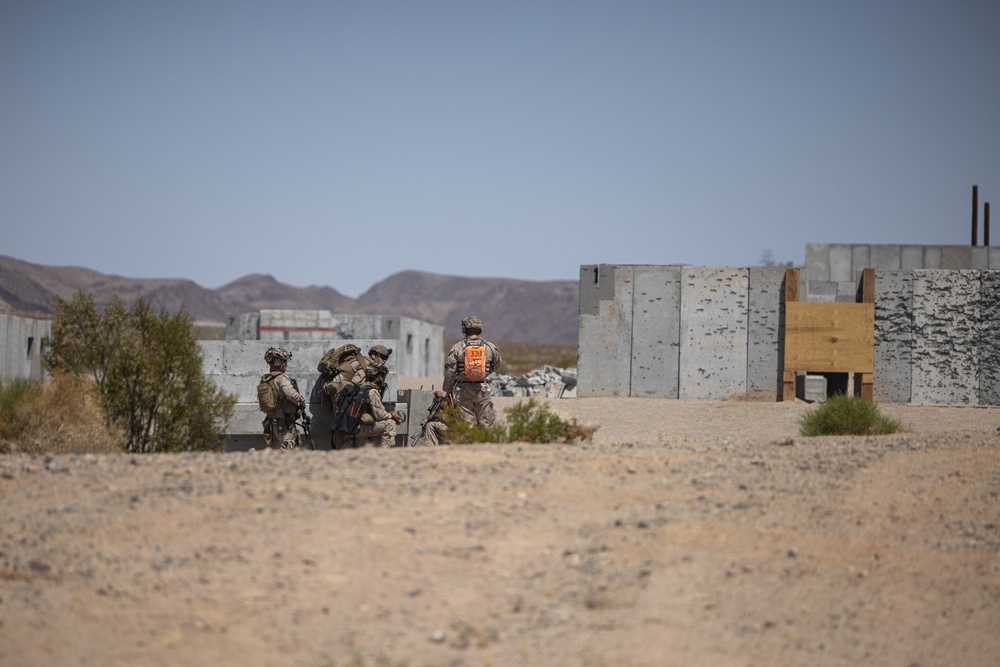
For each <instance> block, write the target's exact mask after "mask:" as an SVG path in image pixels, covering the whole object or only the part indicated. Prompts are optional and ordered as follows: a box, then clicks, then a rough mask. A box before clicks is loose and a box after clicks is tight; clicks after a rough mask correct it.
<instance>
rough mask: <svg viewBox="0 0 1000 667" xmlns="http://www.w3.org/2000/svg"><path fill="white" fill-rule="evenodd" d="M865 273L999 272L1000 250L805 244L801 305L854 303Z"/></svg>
mask: <svg viewBox="0 0 1000 667" xmlns="http://www.w3.org/2000/svg"><path fill="white" fill-rule="evenodd" d="M864 269H877V270H880V271H898V270H907V269H950V270H962V269H978V270H985V269H994V270H996V269H1000V247H996V246H966V245H962V246H937V245H935V246H931V245H900V244H846V243H808V244H806V266H805V271H804V273H805V280H804V281H803V282H804V283H805V289H806V296H805V297H803V299H802V300H803V301H840V302H848V303H849V302H853V301H854V300H855V299H854V289H855V288H856V285H857V281H858V280H859V278H860V276H861V271H863V270H864Z"/></svg>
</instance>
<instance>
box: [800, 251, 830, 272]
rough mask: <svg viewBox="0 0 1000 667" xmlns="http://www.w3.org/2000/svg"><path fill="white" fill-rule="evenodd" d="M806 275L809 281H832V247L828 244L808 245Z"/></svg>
mask: <svg viewBox="0 0 1000 667" xmlns="http://www.w3.org/2000/svg"><path fill="white" fill-rule="evenodd" d="M805 273H806V275H807V278H808V280H829V279H830V246H829V245H828V244H826V243H807V244H806V268H805Z"/></svg>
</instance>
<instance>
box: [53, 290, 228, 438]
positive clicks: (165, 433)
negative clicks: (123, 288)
mask: <svg viewBox="0 0 1000 667" xmlns="http://www.w3.org/2000/svg"><path fill="white" fill-rule="evenodd" d="M53 305H54V311H55V314H54V318H53V321H52V334H51V336H49V337H48V338H47V339H46V340H45V341H44V348H45V353H44V357H43V359H44V364H45V366H46V368H47V369H48V370H49V371H50V372H57V371H69V372H73V373H79V374H85V375H89V376H91V377H92V378H93V380H94V383H95V385H96V387H97V390H98V393H99V395H100V397H101V403H102V405H103V407H104V409H105V412H106V414H107V417H108V420H109V421H110V424H111V425H114V426H116V427H118V428H121V429H122V430H123V431H124V432H125V434H126V446H125V449H126V451H129V452H173V451H181V450H192V449H220V448H221V447H222V446H223V433H222V427H223V426H224V424H225V423H226V422H227V421H228V420H229V419H230V418H231V417H232V414H233V410H234V408H235V405H236V397H235V396H234V395H233V394H230V393H227V392H224V391H222V390H221V389H219V388H218V387H216V386H215V384H214V383H212V382H211V381H210V380H208V379H207V378H205V377H204V375H203V374H202V354H201V348H200V347H198V341H197V338H196V337H195V334H194V322H193V319H192V317H191V315H190V314H189V313H188V312H187V311H186V310H185V309H184V308H181V309H180V310H179V311H177V312H175V313H169V312H167V311H165V310H164V311H161V312H160V314H159V315H156V314H155V313H154V312H153V309H152V308H151V307H150V306H149V305H148V304H147V303H146V302H145V301H143V300H142V299H139V300H137V301H136V303H135V305H134V306H133V307H132V308H126V307H125V305H124V304H123V303H122V302H121V300H120V299H118V298H117V297H114V298H112V300H111V301H110V302H109V303H108V304H107V305H106V306H105V307H104V309H103V310H99V309H98V308H97V306H96V305H95V303H94V299H93V297H92V296H91V295H88V294H84V293H83V292H82V291H81V292H77V294H76V296H75V297H74V298H73V300H72V301H67V300H65V299H62V298H60V297H56V298H55V300H54V304H53Z"/></svg>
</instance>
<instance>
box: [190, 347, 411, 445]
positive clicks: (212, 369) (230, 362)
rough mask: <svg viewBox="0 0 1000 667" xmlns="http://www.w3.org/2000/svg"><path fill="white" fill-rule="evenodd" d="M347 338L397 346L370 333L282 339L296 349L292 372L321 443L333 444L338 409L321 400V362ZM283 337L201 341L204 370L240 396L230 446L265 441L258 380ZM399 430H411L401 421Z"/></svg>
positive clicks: (392, 384)
mask: <svg viewBox="0 0 1000 667" xmlns="http://www.w3.org/2000/svg"><path fill="white" fill-rule="evenodd" d="M346 342H350V343H354V344H355V345H357V346H358V347H360V348H361V349H362V350H367V349H368V348H370V347H371V346H372V345H377V344H380V345H385V346H387V347H392V346H393V345H395V344H396V341H395V340H388V339H378V338H365V339H352V340H349V341H344V340H339V339H338V340H311V341H298V340H292V341H282V342H281V343H280V346H281V347H283V348H285V349H286V350H288V351H289V352H291V353H292V358H291V360H289V363H288V375H289V377H291V378H293V379H295V380H296V382H297V383H298V386H299V393H301V394H302V395H303V396H305V397H307V401H308V403H309V405H308V409H309V413H310V415H311V417H312V434H313V440H314V441H315V442H316V445H317V447H318V448H322V449H329V448H330V419H331V417H332V415H331V414H330V413H328V412H326V411H325V410H323V409H322V407H321V406H320V401H319V394H318V391H317V384H316V382H317V380H318V379H319V373H318V372H317V370H316V366H317V365H318V364H319V360H320V359H321V358H322V357H323V353H324V352H326V351H327V350H329V349H330V348H332V347H338V346H340V345H343V344H344V343H346ZM277 344H278V341H273V340H269V341H265V340H208V341H199V343H198V345H199V346H200V347H201V351H202V355H203V356H204V359H203V364H202V367H203V369H204V374H205V376H206V377H208V378H209V379H210V380H212V382H214V383H215V384H216V385H217V386H218V387H220V388H222V389H223V390H225V391H228V392H231V393H233V394H235V395H236V396H237V405H236V412H235V414H234V416H233V419H232V420H231V421H230V423H229V425H228V428H227V429H226V433H227V434H228V436H229V437H228V442H227V445H228V447H229V449H248V448H249V447H257V448H259V447H261V446H263V442H264V439H263V435H262V434H263V426H262V423H261V422H262V420H263V419H264V413H262V412H260V410H259V409H258V408H257V383H258V382H260V378H261V376H262V375H264V374H265V373H267V372H268V367H267V364H266V363H265V362H264V352H265V351H266V350H267V348H269V347H272V346H274V345H277ZM395 356H396V355H393V356H392V357H390V358H389V364H388V367H389V377H388V378H386V383H387V384H388V387H387V388H386V391H385V400H386V401H387V402H389V401H395V400H396V399H395V397H396V376H397V369H396V366H395V364H394V358H395ZM397 431H401V432H402V431H405V424H404V425H403V429H400V428H399V427H397Z"/></svg>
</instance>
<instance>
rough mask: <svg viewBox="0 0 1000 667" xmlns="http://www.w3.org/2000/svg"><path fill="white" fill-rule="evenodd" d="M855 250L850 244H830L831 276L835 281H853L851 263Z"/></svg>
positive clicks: (830, 278)
mask: <svg viewBox="0 0 1000 667" xmlns="http://www.w3.org/2000/svg"><path fill="white" fill-rule="evenodd" d="M853 255H854V253H853V250H852V249H851V246H849V245H842V244H833V245H831V246H830V277H829V278H828V280H832V281H834V282H845V281H848V282H849V281H851V280H853V279H854V277H853V276H852V275H851V264H852V258H853Z"/></svg>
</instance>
